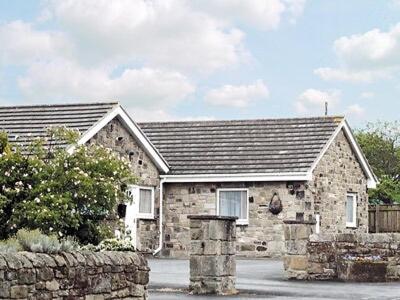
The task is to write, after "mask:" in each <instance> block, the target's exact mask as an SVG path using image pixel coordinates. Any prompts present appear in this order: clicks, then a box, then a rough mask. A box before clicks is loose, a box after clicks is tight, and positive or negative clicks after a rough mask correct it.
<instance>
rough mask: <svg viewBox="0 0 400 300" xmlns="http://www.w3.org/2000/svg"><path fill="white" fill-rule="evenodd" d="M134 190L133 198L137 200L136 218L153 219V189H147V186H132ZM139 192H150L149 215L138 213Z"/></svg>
mask: <svg viewBox="0 0 400 300" xmlns="http://www.w3.org/2000/svg"><path fill="white" fill-rule="evenodd" d="M132 188H133V189H134V194H133V197H136V199H138V204H137V215H136V216H137V218H138V219H154V203H155V199H154V187H149V186H139V185H134V186H132ZM140 190H149V191H151V212H150V213H141V212H140V210H139V209H140Z"/></svg>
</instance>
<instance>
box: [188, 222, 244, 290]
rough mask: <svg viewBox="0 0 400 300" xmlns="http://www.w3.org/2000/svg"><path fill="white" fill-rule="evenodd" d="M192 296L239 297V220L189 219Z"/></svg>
mask: <svg viewBox="0 0 400 300" xmlns="http://www.w3.org/2000/svg"><path fill="white" fill-rule="evenodd" d="M188 218H189V220H190V236H191V242H190V286H189V290H190V292H191V293H192V294H218V295H232V294H236V293H237V291H236V289H235V282H236V258H235V254H236V251H235V242H236V224H235V220H236V218H235V217H220V216H210V215H196V216H188Z"/></svg>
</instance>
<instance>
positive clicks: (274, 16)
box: [192, 0, 306, 30]
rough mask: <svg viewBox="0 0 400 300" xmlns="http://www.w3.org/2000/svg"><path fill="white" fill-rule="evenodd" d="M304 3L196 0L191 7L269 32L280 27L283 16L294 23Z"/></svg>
mask: <svg viewBox="0 0 400 300" xmlns="http://www.w3.org/2000/svg"><path fill="white" fill-rule="evenodd" d="M305 2H306V0H252V1H242V0H211V1H205V0H197V1H192V3H194V4H192V5H194V7H196V8H197V9H200V10H203V11H206V12H207V13H208V14H211V15H215V16H217V17H219V18H222V19H226V20H228V21H230V22H232V23H239V24H248V25H251V26H253V27H255V28H257V29H261V30H271V29H276V28H277V27H278V26H279V25H280V23H281V21H282V18H283V17H284V15H288V17H289V19H290V21H294V20H295V19H296V18H297V17H298V16H299V15H301V14H302V12H303V9H304V5H305Z"/></svg>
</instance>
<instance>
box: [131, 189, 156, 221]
mask: <svg viewBox="0 0 400 300" xmlns="http://www.w3.org/2000/svg"><path fill="white" fill-rule="evenodd" d="M129 194H130V196H131V197H132V200H133V202H132V203H130V204H129V205H128V206H129V207H130V209H133V211H132V213H133V214H134V215H136V217H137V218H139V219H153V218H154V188H152V187H142V186H131V187H130V189H129Z"/></svg>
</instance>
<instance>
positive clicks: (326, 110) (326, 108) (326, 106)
mask: <svg viewBox="0 0 400 300" xmlns="http://www.w3.org/2000/svg"><path fill="white" fill-rule="evenodd" d="M327 115H328V101H325V116H327Z"/></svg>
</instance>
